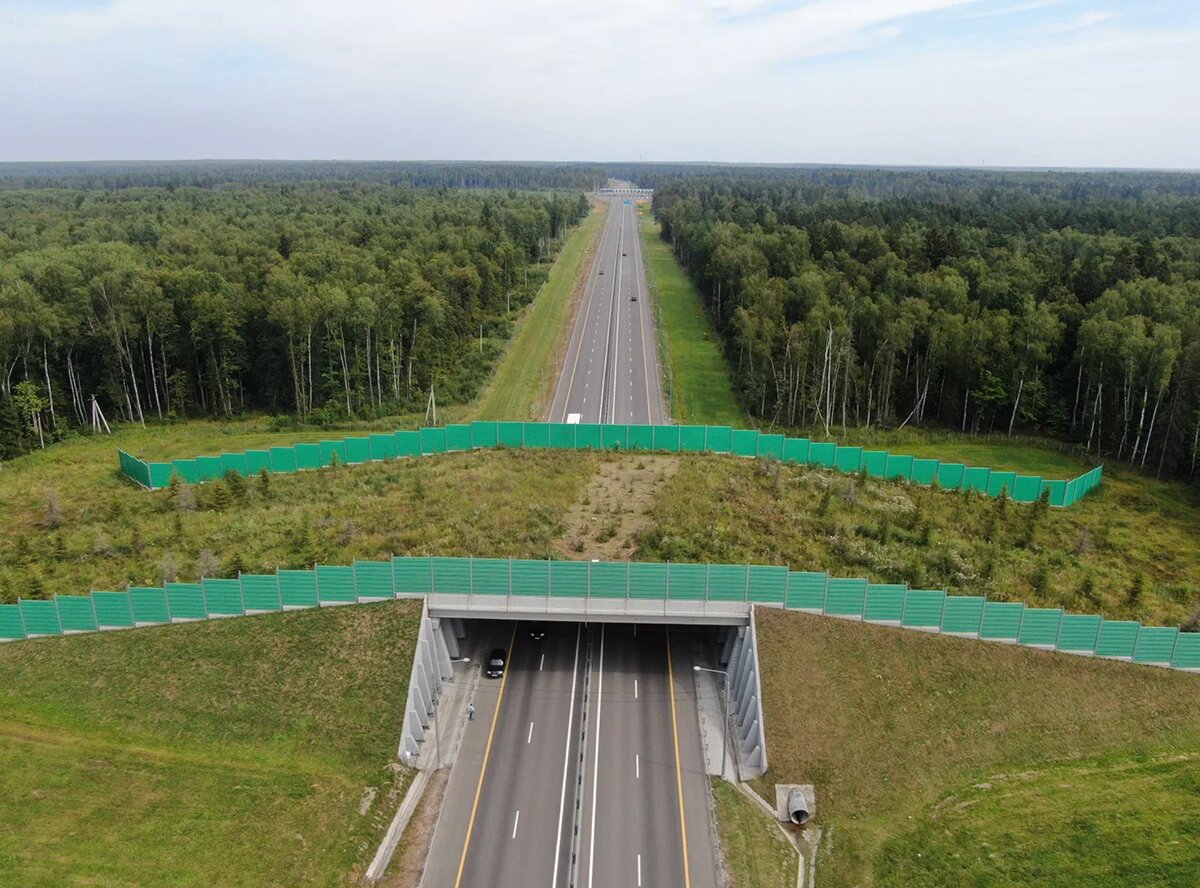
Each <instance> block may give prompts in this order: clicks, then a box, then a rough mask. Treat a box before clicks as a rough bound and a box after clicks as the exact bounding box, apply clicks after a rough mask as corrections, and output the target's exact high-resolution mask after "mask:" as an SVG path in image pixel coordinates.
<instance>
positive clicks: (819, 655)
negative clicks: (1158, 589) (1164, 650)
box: [757, 610, 1200, 888]
mask: <svg viewBox="0 0 1200 888" xmlns="http://www.w3.org/2000/svg"><path fill="white" fill-rule="evenodd" d="M758 637H759V645H760V651H759V654H760V658H761V662H762V665H763V675H762V681H763V715H764V718H765V720H766V725H767V749H768V756H769V761H770V771H769V772H768V773H767V775H766V776H765V777H764V778H763V779H762V780H761V781H759V783H758V784H757V785H758V788H759V790H760V792H762V793H763V794H764V795H768V794H772V786H773V785H774V784H775V783H793V782H795V783H800V782H803V783H809V782H811V783H814V784H816V787H817V797H818V812H819V821H820V825H821V826H822V828H823V830H824V838H823V840H822V845H821V848H820V851H819V853H818V855H817V877H818V878H817V881H818V884H820V885H824V886H827V888H838V886H859V885H862V886H867V885H871V886H880V888H882V886H888V888H891V886H895V888H902V886H911V885H921V886H947V888H949V886H955V888H957V886H972V885H974V886H984V885H986V886H995V888H1010V886H1011V888H1017V886H1035V885H1036V886H1046V888H1050V886H1081V888H1082V886H1089V888H1090V886H1097V888H1099V886H1102V885H1113V884H1120V885H1139V886H1151V885H1152V886H1161V888H1168V886H1170V888H1175V886H1178V888H1185V886H1186V888H1191V886H1194V885H1195V884H1196V882H1195V877H1196V872H1197V871H1198V869H1197V868H1198V867H1200V842H1198V841H1197V835H1198V834H1197V827H1196V824H1197V823H1200V792H1198V788H1200V739H1198V737H1200V711H1198V710H1197V708H1196V707H1195V706H1194V705H1192V703H1191V701H1193V700H1194V699H1195V695H1196V691H1197V684H1198V681H1200V679H1198V677H1197V676H1195V675H1188V674H1185V673H1176V672H1169V671H1167V670H1162V669H1154V668H1150V667H1139V666H1132V665H1129V664H1126V663H1113V662H1109V661H1101V660H1089V659H1084V658H1079V657H1072V656H1069V655H1065V654H1054V653H1049V652H1044V651H1033V650H1026V649H1020V648H1015V647H1010V646H1006V645H997V644H988V643H986V642H980V641H975V640H972V639H956V638H947V637H939V636H930V635H925V634H923V633H919V632H912V631H905V630H902V629H892V628H887V627H881V626H870V625H863V624H859V623H849V622H845V621H841V620H835V619H830V618H822V617H815V616H808V615H804V614H796V613H783V612H779V611H764V610H760V611H759V624H758ZM772 797H773V795H772Z"/></svg>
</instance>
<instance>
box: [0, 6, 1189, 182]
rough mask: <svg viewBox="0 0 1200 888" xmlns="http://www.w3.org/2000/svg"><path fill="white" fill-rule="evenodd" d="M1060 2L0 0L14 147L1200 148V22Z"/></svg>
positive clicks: (5, 102) (945, 151) (1119, 153)
mask: <svg viewBox="0 0 1200 888" xmlns="http://www.w3.org/2000/svg"><path fill="white" fill-rule="evenodd" d="M1051 5H1053V6H1055V7H1057V6H1058V5H1059V4H1058V3H1054V4H1047V3H1038V2H1030V3H1026V4H1020V5H1018V6H1016V7H1014V6H1012V5H1011V4H1010V5H1008V6H997V5H996V4H995V3H992V2H985V0H815V2H786V0H785V2H779V0H698V2H689V0H640V2H638V0H577V2H574V0H573V2H569V3H563V2H561V0H508V2H506V3H503V4H500V3H494V2H483V0H449V2H443V3H434V4H428V3H421V4H418V3H407V2H401V3H396V2H383V0H340V2H337V3H333V2H317V0H289V2H284V0H252V2H246V0H210V2H208V3H206V4H203V5H200V4H195V3H192V2H184V0H113V2H110V3H105V4H88V3H78V4H63V5H60V6H58V7H52V8H50V9H49V10H47V8H46V7H44V6H40V5H38V6H32V7H30V6H23V5H22V6H15V5H7V6H6V5H4V4H3V0H0V78H3V80H4V82H5V83H8V84H15V88H13V89H11V90H8V91H7V92H6V93H5V94H3V95H0V119H3V120H6V121H7V122H8V125H7V127H6V129H10V130H11V132H10V133H6V137H5V139H3V140H0V152H2V153H3V154H5V155H7V156H8V157H10V158H45V157H72V158H75V157H89V156H106V157H197V156H243V157H244V156H259V157H263V156H276V157H330V156H335V157H424V158H437V157H443V158H476V157H478V158H530V159H588V158H617V157H624V158H634V157H637V156H638V155H640V154H644V155H647V156H653V157H655V158H658V159H685V160H691V159H726V160H756V161H783V160H791V161H836V160H846V161H855V162H877V163H884V162H894V163H921V162H937V163H946V162H958V163H976V162H978V160H979V159H981V158H982V157H987V158H988V159H994V160H995V161H996V162H1008V163H1015V162H1018V161H1017V159H1018V158H1025V159H1032V158H1034V157H1036V158H1037V160H1036V161H1035V162H1040V163H1056V164H1068V163H1074V162H1096V161H1097V159H1098V160H1099V161H1103V159H1104V158H1105V157H1111V158H1112V159H1113V162H1118V160H1119V161H1120V162H1126V159H1127V158H1128V156H1129V155H1130V153H1131V151H1130V149H1131V148H1133V147H1134V145H1133V144H1132V143H1133V142H1134V139H1133V136H1132V134H1131V132H1130V131H1129V130H1128V129H1125V131H1124V132H1122V131H1118V130H1117V128H1111V129H1106V128H1104V127H1103V126H1101V125H1100V122H1102V121H1104V120H1108V119H1110V118H1111V117H1112V116H1113V115H1117V116H1119V115H1120V114H1121V113H1126V112H1127V113H1128V114H1129V115H1130V119H1135V120H1138V121H1145V122H1146V125H1148V126H1151V127H1152V129H1151V130H1150V131H1149V132H1150V133H1152V134H1153V135H1152V137H1151V138H1149V139H1147V138H1146V137H1145V135H1143V137H1142V138H1141V139H1139V140H1137V143H1138V144H1139V145H1141V149H1140V150H1141V152H1142V155H1143V156H1145V157H1146V158H1147V160H1146V161H1145V162H1146V163H1165V162H1168V161H1169V162H1170V163H1171V164H1172V165H1196V159H1195V158H1194V157H1191V158H1190V161H1191V162H1190V164H1189V163H1188V160H1189V157H1190V154H1189V153H1190V151H1191V149H1190V147H1188V146H1190V145H1191V144H1197V143H1200V139H1197V138H1196V136H1198V135H1200V123H1198V121H1197V118H1196V112H1195V111H1194V110H1191V109H1192V108H1193V107H1194V102H1191V101H1190V100H1189V99H1188V97H1187V96H1186V93H1187V91H1188V86H1187V84H1189V83H1195V82H1197V81H1198V80H1200V77H1198V76H1197V75H1198V74H1200V71H1198V70H1197V64H1196V62H1195V61H1193V60H1192V59H1191V56H1192V53H1191V52H1190V50H1189V47H1188V46H1187V45H1186V43H1187V41H1188V40H1189V39H1190V40H1192V41H1193V43H1192V45H1193V46H1194V45H1195V43H1194V41H1195V38H1196V36H1197V34H1196V27H1197V25H1196V23H1195V22H1192V23H1191V25H1190V26H1184V27H1177V28H1173V29H1171V30H1169V31H1168V30H1160V31H1153V30H1144V29H1143V30H1139V29H1138V28H1137V27H1136V22H1133V23H1132V24H1131V23H1129V22H1123V21H1122V20H1121V17H1114V16H1112V15H1110V14H1108V13H1104V12H1093V11H1090V10H1084V11H1083V12H1080V11H1079V10H1078V9H1076V8H1074V7H1072V8H1071V9H1070V10H1067V11H1069V13H1070V15H1069V16H1066V17H1064V16H1058V15H1057V13H1056V12H1055V13H1054V15H1052V16H1051V20H1049V21H1047V19H1046V11H1045V8H1046V7H1048V6H1051ZM1032 10H1037V17H1036V19H1033V20H1031V18H1030V16H1029V15H1026V14H1022V13H1023V12H1028V11H1032ZM1051 12H1054V11H1053V10H1051ZM976 15H983V16H986V18H980V19H978V20H974V19H971V18H969V17H971V16H976ZM1193 18H1194V17H1193ZM1184 24H1185V25H1187V23H1186V22H1185V23H1184ZM1138 66H1141V67H1140V68H1139V67H1138ZM1114 68H1116V69H1119V70H1121V71H1123V72H1124V78H1125V79H1123V80H1122V79H1118V78H1115V77H1113V76H1112V75H1111V73H1110V72H1111V71H1112V70H1114ZM1105 91H1107V94H1105ZM1146 93H1151V94H1152V95H1153V98H1152V99H1151V100H1149V101H1146V100H1145V96H1144V95H1143V94H1146ZM1052 98H1053V99H1054V100H1056V101H1061V102H1064V103H1067V104H1065V106H1064V107H1061V108H1059V109H1057V117H1055V116H1054V115H1052V114H1051V113H1050V111H1051V109H1050V108H1047V107H1046V106H1047V105H1048V104H1049V103H1050V102H1051V100H1052ZM1172 102H1173V103H1174V109H1173V111H1172V112H1170V113H1168V112H1167V111H1166V110H1165V106H1166V105H1167V104H1170V103H1172ZM1030 121H1042V122H1043V123H1042V124H1040V125H1041V126H1042V127H1043V128H1042V130H1041V131H1040V132H1039V131H1034V130H1032V129H1030V127H1029V126H1028V123H1029V122H1030ZM1059 121H1062V122H1063V123H1064V127H1062V128H1063V129H1066V130H1068V131H1067V132H1061V133H1060V131H1059V130H1060V126H1059ZM1071 132H1075V133H1076V135H1075V136H1074V137H1073V138H1072V137H1071ZM1018 134H1019V135H1018ZM1097 139H1099V140H1102V141H1101V142H1100V143H1097V141H1096V140H1097Z"/></svg>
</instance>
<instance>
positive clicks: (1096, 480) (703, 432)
mask: <svg viewBox="0 0 1200 888" xmlns="http://www.w3.org/2000/svg"><path fill="white" fill-rule="evenodd" d="M494 447H510V448H518V447H521V448H532V449H550V450H589V449H590V450H637V451H659V452H664V453H728V454H732V455H734V456H742V457H757V458H759V459H776V460H779V461H781V462H784V463H791V464H795V465H808V466H819V467H822V468H827V469H833V470H836V471H840V472H848V473H863V474H865V475H867V476H869V477H872V478H886V479H901V480H904V481H910V482H912V483H914V484H921V485H924V486H927V487H928V486H932V485H933V484H935V483H936V484H938V485H940V486H941V487H944V488H947V489H950V490H973V491H977V492H979V493H982V494H984V495H986V496H992V497H998V496H1000V495H1001V494H1002V493H1006V494H1007V495H1008V496H1009V497H1010V498H1012V499H1013V500H1014V501H1016V502H1019V503H1032V502H1034V501H1036V500H1037V499H1038V498H1039V497H1040V496H1041V495H1042V494H1043V492H1045V493H1046V494H1047V495H1048V496H1049V499H1050V505H1052V506H1059V507H1065V506H1070V505H1072V504H1074V503H1075V502H1077V501H1078V500H1079V499H1080V498H1081V497H1083V496H1085V495H1086V494H1087V493H1089V492H1090V491H1092V490H1093V489H1095V488H1096V487H1098V486H1099V484H1100V481H1101V478H1102V475H1103V466H1097V467H1096V468H1094V469H1092V470H1090V471H1088V472H1085V473H1084V474H1083V475H1080V476H1079V477H1078V478H1072V479H1070V480H1068V481H1061V480H1050V479H1045V478H1042V477H1040V476H1037V475H1020V474H1017V473H1016V472H1006V471H1001V470H999V469H990V468H986V467H977V466H967V465H963V464H962V463H955V462H944V461H942V460H940V459H920V458H917V457H913V456H902V455H896V454H892V453H888V452H887V451H886V450H865V449H864V448H862V447H848V446H844V445H841V444H835V443H833V442H831V441H811V440H809V439H808V438H788V437H785V436H784V435H777V434H770V433H767V432H759V431H755V430H753V429H734V428H730V427H729V426H676V425H661V426H650V425H598V424H591V423H577V424H573V423H553V422H551V423H546V422H473V423H470V424H463V425H447V426H441V427H437V428H422V429H411V430H405V431H397V432H392V433H385V434H372V435H366V436H363V437H353V438H343V439H341V440H338V441H321V442H319V443H313V444H293V445H289V446H285V447H270V448H267V449H263V450H247V451H244V452H242V453H223V454H221V455H220V456H198V457H196V458H194V459H176V460H171V461H169V462H146V461H145V460H142V459H139V458H138V457H136V456H132V455H130V454H128V453H126V452H125V451H123V450H122V451H118V453H119V456H120V461H121V471H122V472H124V473H125V474H126V475H127V476H129V477H130V478H132V479H133V480H134V481H136V482H137V483H139V484H141V485H142V486H143V487H147V488H150V489H152V490H156V489H159V488H162V487H166V486H167V485H168V484H170V482H171V478H172V476H174V475H178V476H179V477H180V478H182V479H183V480H185V481H187V482H189V483H192V484H198V483H201V482H204V481H211V480H214V479H216V478H220V477H221V476H222V475H224V474H225V473H226V472H231V471H232V472H237V473H238V474H239V475H255V474H258V473H259V472H261V471H262V470H263V469H266V470H267V471H269V472H283V473H289V472H298V471H302V470H304V469H320V468H324V467H326V466H330V465H333V464H334V463H335V462H337V463H351V464H353V463H364V462H379V461H383V460H390V459H397V458H400V457H408V456H427V455H430V454H436V453H449V452H456V451H466V450H475V449H479V448H494Z"/></svg>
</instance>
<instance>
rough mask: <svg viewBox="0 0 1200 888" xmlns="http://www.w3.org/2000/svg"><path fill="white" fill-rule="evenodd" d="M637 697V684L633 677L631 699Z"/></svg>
mask: <svg viewBox="0 0 1200 888" xmlns="http://www.w3.org/2000/svg"><path fill="white" fill-rule="evenodd" d="M637 698H638V686H637V679H636V678H635V679H634V680H633V699H635V700H636V699H637Z"/></svg>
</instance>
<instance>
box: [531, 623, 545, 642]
mask: <svg viewBox="0 0 1200 888" xmlns="http://www.w3.org/2000/svg"><path fill="white" fill-rule="evenodd" d="M529 637H530V638H532V639H533V640H534V641H541V640H542V639H543V638H545V637H546V624H545V623H540V622H539V623H530V624H529Z"/></svg>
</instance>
